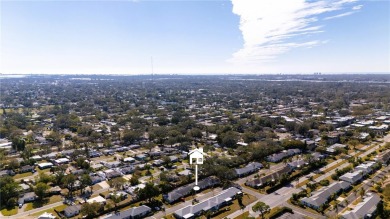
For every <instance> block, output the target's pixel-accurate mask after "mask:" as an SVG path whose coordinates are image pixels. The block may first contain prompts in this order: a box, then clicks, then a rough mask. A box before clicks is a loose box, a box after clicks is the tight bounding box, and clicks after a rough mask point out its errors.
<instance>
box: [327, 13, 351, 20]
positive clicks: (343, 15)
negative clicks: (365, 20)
mask: <svg viewBox="0 0 390 219" xmlns="http://www.w3.org/2000/svg"><path fill="white" fill-rule="evenodd" d="M355 13H356V12H355V11H348V12H345V13H342V14H338V15H335V16H330V17H326V18H324V20H331V19H335V18H340V17H345V16H348V15H351V14H355Z"/></svg>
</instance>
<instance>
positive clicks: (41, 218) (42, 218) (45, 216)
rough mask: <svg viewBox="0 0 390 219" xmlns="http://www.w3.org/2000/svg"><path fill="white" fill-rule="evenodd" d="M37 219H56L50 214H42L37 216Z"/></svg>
mask: <svg viewBox="0 0 390 219" xmlns="http://www.w3.org/2000/svg"><path fill="white" fill-rule="evenodd" d="M37 219H56V216H54V215H53V214H52V213H48V212H44V213H43V214H41V215H40V216H38V218H37Z"/></svg>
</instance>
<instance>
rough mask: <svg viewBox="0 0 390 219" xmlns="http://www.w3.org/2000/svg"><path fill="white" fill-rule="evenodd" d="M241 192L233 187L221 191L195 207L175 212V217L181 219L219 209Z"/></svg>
mask: <svg viewBox="0 0 390 219" xmlns="http://www.w3.org/2000/svg"><path fill="white" fill-rule="evenodd" d="M239 192H241V191H240V190H239V189H237V188H235V187H231V188H228V189H226V190H223V191H222V192H221V193H219V194H218V195H216V196H214V197H211V198H209V199H206V200H204V201H202V202H200V203H198V204H196V205H190V206H187V207H184V208H182V209H179V210H177V211H175V213H174V214H175V215H177V216H179V217H181V218H183V217H184V216H186V215H189V214H192V215H199V214H200V212H201V211H208V210H210V209H212V208H219V206H220V205H221V204H223V203H225V202H226V201H228V200H231V199H232V198H233V197H234V196H235V195H236V194H237V193H239Z"/></svg>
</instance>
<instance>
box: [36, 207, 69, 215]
mask: <svg viewBox="0 0 390 219" xmlns="http://www.w3.org/2000/svg"><path fill="white" fill-rule="evenodd" d="M66 207H68V206H67V205H63V204H62V205H60V206H58V207H55V208H51V209H47V210H44V211H40V212H37V213H35V214H32V216H34V217H38V216H40V215H41V214H43V213H45V212H47V213H52V214H53V215H54V216H56V217H58V218H59V216H58V215H57V213H56V212H55V211H54V209H56V210H57V211H63V210H64V209H65V208H66Z"/></svg>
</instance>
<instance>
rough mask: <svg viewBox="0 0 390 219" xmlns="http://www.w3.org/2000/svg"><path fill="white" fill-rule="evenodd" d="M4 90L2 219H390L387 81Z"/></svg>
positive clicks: (63, 85) (297, 78) (168, 82)
mask: <svg viewBox="0 0 390 219" xmlns="http://www.w3.org/2000/svg"><path fill="white" fill-rule="evenodd" d="M0 85H1V86H0V94H1V95H0V152H1V153H0V159H1V162H0V167H1V169H0V203H1V204H0V206H1V218H39V219H54V218H72V219H76V218H102V219H103V218H104V219H124V218H128V219H135V218H150V219H151V218H154V219H160V218H167V219H174V218H176V219H190V218H216V219H225V218H229V219H244V218H313V219H317V218H345V219H355V218H378V219H380V218H381V219H386V218H390V177H389V176H390V174H389V169H390V167H389V166H388V165H389V163H390V132H389V131H390V128H389V126H390V77H389V75H363V74H362V75H321V74H314V75H281V74H277V75H222V76H188V75H187V76H183V75H143V76H105V75H82V76H80V75H66V76H64V75H25V76H23V77H19V76H18V77H12V76H9V77H1V78H0ZM195 186H196V187H198V188H197V189H194V187H195Z"/></svg>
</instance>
